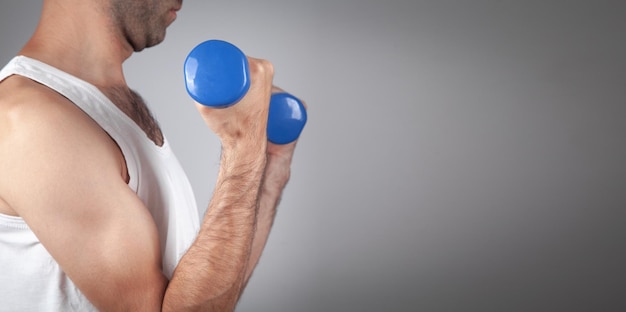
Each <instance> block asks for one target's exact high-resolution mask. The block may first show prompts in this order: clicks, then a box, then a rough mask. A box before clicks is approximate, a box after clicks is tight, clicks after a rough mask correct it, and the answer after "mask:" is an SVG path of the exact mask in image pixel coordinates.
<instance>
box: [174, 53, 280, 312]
mask: <svg viewBox="0 0 626 312" xmlns="http://www.w3.org/2000/svg"><path fill="white" fill-rule="evenodd" d="M249 66H250V74H251V77H252V79H251V80H252V84H251V87H250V90H249V91H248V93H247V94H246V96H245V97H244V98H243V99H242V101H240V102H239V103H237V104H236V105H234V106H232V107H230V108H227V109H212V108H208V107H204V106H202V105H200V104H198V105H197V106H198V109H199V111H200V113H201V115H202V117H203V118H204V120H205V122H206V123H207V125H208V126H209V127H210V128H211V129H212V130H213V131H214V132H215V133H216V134H217V135H218V137H219V138H220V140H221V143H222V157H221V164H220V171H219V174H218V179H217V183H216V188H215V192H214V195H213V198H212V199H211V202H210V204H209V208H208V209H207V212H206V215H205V217H204V220H203V224H202V227H201V230H200V232H199V234H198V237H197V239H196V241H195V242H194V244H193V245H192V246H191V247H190V248H189V250H188V252H187V253H186V254H185V255H184V256H183V258H182V259H181V261H180V263H179V265H178V266H177V268H176V270H175V271H174V275H173V277H172V280H171V281H170V284H169V286H168V288H167V291H166V294H165V298H164V301H163V310H166V311H183V310H184V311H196V310H198V311H230V310H234V307H235V305H236V303H237V301H238V299H239V297H240V296H241V292H242V290H243V287H244V282H245V277H246V269H247V267H248V263H249V261H250V257H251V252H252V249H253V239H254V237H255V232H256V230H257V214H258V212H259V201H260V194H261V186H262V182H263V177H264V173H265V168H266V162H267V144H268V143H267V134H266V127H267V115H268V111H269V99H270V94H271V87H272V85H271V82H272V78H273V67H272V65H271V64H270V63H268V62H266V61H262V60H256V59H249Z"/></svg>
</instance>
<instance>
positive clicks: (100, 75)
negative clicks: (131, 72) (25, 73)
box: [19, 1, 133, 87]
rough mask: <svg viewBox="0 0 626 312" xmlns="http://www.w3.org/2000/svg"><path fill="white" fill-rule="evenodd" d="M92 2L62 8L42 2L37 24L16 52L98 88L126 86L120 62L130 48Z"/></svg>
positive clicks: (52, 2)
mask: <svg viewBox="0 0 626 312" xmlns="http://www.w3.org/2000/svg"><path fill="white" fill-rule="evenodd" d="M93 3H94V2H93V1H76V2H74V4H73V5H72V6H71V7H66V6H64V5H62V4H59V2H55V1H48V2H46V1H45V2H44V7H43V11H42V16H41V20H40V23H39V25H38V26H37V29H36V31H35V33H34V34H33V36H32V37H31V39H30V40H29V41H28V42H27V43H26V45H25V46H24V48H23V49H22V50H21V51H20V53H19V54H21V55H25V56H28V57H32V58H35V59H37V60H40V61H42V62H44V63H47V64H49V65H51V66H54V67H56V68H59V69H61V70H63V71H65V72H67V73H69V74H72V75H74V76H76V77H78V78H80V79H83V80H85V81H87V82H89V83H91V84H93V85H96V86H99V87H111V86H120V85H126V81H125V79H124V74H123V69H122V63H123V62H124V61H125V60H126V59H127V58H129V57H130V55H131V54H132V52H133V50H132V47H131V46H130V44H129V43H128V42H126V41H125V40H123V39H124V38H123V37H122V36H121V35H119V34H118V33H116V31H115V28H114V27H113V22H112V21H111V20H110V17H109V16H107V14H106V13H107V12H106V9H103V8H94V7H93V5H94V4H93Z"/></svg>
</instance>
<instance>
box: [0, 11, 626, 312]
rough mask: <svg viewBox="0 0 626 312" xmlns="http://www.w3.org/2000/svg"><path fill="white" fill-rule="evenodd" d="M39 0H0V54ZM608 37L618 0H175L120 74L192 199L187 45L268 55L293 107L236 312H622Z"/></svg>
mask: <svg viewBox="0 0 626 312" xmlns="http://www.w3.org/2000/svg"><path fill="white" fill-rule="evenodd" d="M39 5H40V1H33V0H28V1H3V2H2V7H1V13H0V61H1V62H2V63H5V62H7V61H8V60H9V59H10V58H11V57H12V56H13V55H14V54H15V53H16V52H17V50H18V49H19V47H21V45H22V44H23V43H24V42H25V41H26V40H27V38H28V37H29V36H30V34H31V32H32V30H33V29H34V27H35V25H36V21H37V19H38V15H39ZM625 33H626V2H624V1H618V0H616V1H597V0H594V1H592V0H588V1H534V0H533V1H521V0H520V1H507V0H501V1H497V0H476V1H461V0H458V1H451V0H428V1H425V0H424V1H422V0H413V1H402V0H315V1H313V0H308V1H304V0H290V1H287V0H247V1H240V0H230V1H223V0H222V1H189V0H188V1H186V2H185V3H184V7H183V10H182V11H181V12H179V17H178V20H177V21H176V22H175V23H174V24H173V25H172V26H171V27H170V29H169V31H168V37H167V39H166V41H165V42H164V43H163V44H162V45H160V46H158V47H155V48H152V49H149V50H147V51H145V52H142V53H141V54H138V55H135V56H133V57H132V58H131V59H130V60H129V61H128V63H127V66H126V70H127V75H128V80H129V82H130V84H131V85H132V86H133V87H134V88H135V89H137V90H138V91H140V92H141V93H142V94H143V95H144V97H145V98H146V99H147V101H148V102H149V103H150V105H151V107H152V110H153V111H154V113H155V115H157V117H158V118H159V119H160V122H161V125H162V127H163V129H164V131H165V132H166V134H167V135H168V137H169V139H170V141H171V143H172V146H173V147H174V149H175V150H176V151H177V153H178V155H179V157H180V159H181V161H182V162H183V164H184V166H185V168H186V170H187V171H188V173H189V176H190V179H191V181H192V183H193V185H194V188H195V190H196V193H197V198H198V202H199V205H200V206H201V209H202V208H203V207H205V206H206V203H207V202H208V200H209V198H210V196H211V190H212V188H213V185H214V181H215V176H216V174H217V169H218V165H219V164H218V159H219V144H218V141H217V139H216V138H215V136H214V135H213V134H212V133H211V132H210V131H209V130H208V129H206V127H205V126H204V124H203V123H202V121H201V119H200V118H199V117H198V115H197V114H196V111H195V108H194V107H193V105H192V104H191V102H190V100H189V98H188V96H187V95H186V93H185V91H184V85H183V79H182V69H181V68H182V64H183V61H184V58H185V56H186V54H187V53H188V51H189V50H191V48H192V47H193V46H195V45H196V44H197V43H199V42H201V41H204V40H206V39H210V38H220V39H225V40H228V41H231V42H233V43H235V44H237V45H238V46H239V47H240V48H242V49H243V50H244V51H245V52H246V53H248V54H249V55H252V56H256V57H261V58H267V59H269V60H271V61H273V63H274V65H275V68H276V78H275V82H276V84H277V85H280V86H282V87H284V88H286V89H287V90H289V91H291V92H292V93H294V94H297V95H298V96H300V97H302V98H303V99H305V100H306V101H307V102H308V104H309V106H310V111H309V116H310V121H309V124H308V125H307V128H306V129H305V132H304V134H303V136H302V140H301V142H300V143H299V148H298V151H297V154H296V158H295V163H294V167H293V177H292V180H291V182H290V184H289V186H288V188H287V190H286V192H285V195H284V199H283V202H282V205H281V207H280V212H279V215H278V218H277V221H276V225H275V227H274V230H273V232H272V235H271V238H270V242H269V245H268V246H267V249H266V252H265V254H264V256H263V258H262V260H261V264H260V265H259V267H258V270H257V272H256V273H255V276H254V278H253V280H252V281H251V283H250V285H249V286H248V289H247V291H246V293H245V295H244V298H243V300H242V302H241V304H240V306H239V309H238V310H239V311H625V310H626V269H625V265H624V263H626V247H625V245H624V239H625V238H626V228H625V227H624V223H625V221H626V164H625V162H626V144H625V143H626V139H625V136H624V132H625V130H626V59H625V58H626V42H625V39H626V37H625Z"/></svg>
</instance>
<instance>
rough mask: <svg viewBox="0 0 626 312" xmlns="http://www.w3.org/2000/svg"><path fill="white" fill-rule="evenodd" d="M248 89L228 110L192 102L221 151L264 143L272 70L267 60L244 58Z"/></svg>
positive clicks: (265, 139)
mask: <svg viewBox="0 0 626 312" xmlns="http://www.w3.org/2000/svg"><path fill="white" fill-rule="evenodd" d="M248 65H249V69H250V80H251V83H250V89H249V90H248V92H247V93H246V95H245V96H244V97H243V98H242V99H241V100H240V101H239V102H238V103H236V104H234V105H232V106H230V107H228V108H211V107H208V106H204V105H202V104H199V103H196V107H197V108H198V111H199V112H200V115H201V116H202V118H203V119H204V121H205V123H206V124H207V125H208V126H209V128H211V130H213V132H215V134H216V135H217V136H218V137H219V138H220V140H221V142H222V145H223V148H225V149H229V148H231V147H234V146H236V145H239V146H240V145H242V144H251V143H253V142H257V143H265V142H266V141H267V130H266V129H267V117H268V112H269V101H270V96H271V90H272V79H273V76H274V67H273V66H272V64H271V63H270V62H268V61H265V60H261V59H255V58H251V57H248Z"/></svg>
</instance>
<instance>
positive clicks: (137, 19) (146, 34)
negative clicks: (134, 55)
mask: <svg viewBox="0 0 626 312" xmlns="http://www.w3.org/2000/svg"><path fill="white" fill-rule="evenodd" d="M147 2H148V1H127V0H115V1H113V4H112V6H111V10H112V14H113V18H114V21H115V23H116V25H115V26H116V27H117V28H118V29H119V30H120V32H121V34H122V36H123V37H124V39H125V40H126V41H127V42H128V43H129V44H130V46H131V47H132V48H133V51H135V52H139V51H142V50H143V49H145V48H149V47H153V46H155V45H157V44H159V43H161V42H162V41H163V40H164V39H165V33H166V29H167V26H168V22H167V20H166V17H167V16H165V15H163V14H162V13H161V12H160V10H159V9H160V7H159V5H158V4H159V3H160V2H159V1H149V3H147Z"/></svg>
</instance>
